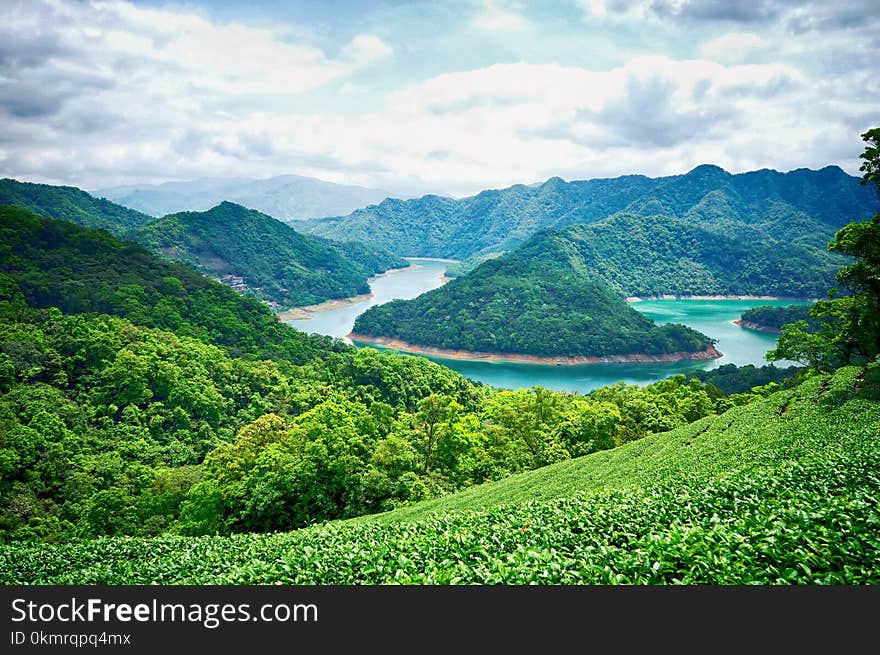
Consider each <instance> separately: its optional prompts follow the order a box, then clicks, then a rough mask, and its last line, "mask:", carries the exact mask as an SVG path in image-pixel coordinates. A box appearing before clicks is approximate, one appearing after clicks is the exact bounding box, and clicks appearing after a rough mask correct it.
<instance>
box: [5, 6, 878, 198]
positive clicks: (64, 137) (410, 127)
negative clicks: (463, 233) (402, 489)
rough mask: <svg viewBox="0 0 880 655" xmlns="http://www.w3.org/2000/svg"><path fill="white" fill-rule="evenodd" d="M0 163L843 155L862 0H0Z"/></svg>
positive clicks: (352, 177)
mask: <svg viewBox="0 0 880 655" xmlns="http://www.w3.org/2000/svg"><path fill="white" fill-rule="evenodd" d="M0 15H2V17H3V19H2V21H0V177H13V178H16V179H19V180H28V181H38V182H47V183H51V184H70V185H74V186H79V187H81V188H85V189H88V190H95V189H100V188H105V187H110V186H115V185H121V184H136V183H158V182H164V181H169V180H188V179H195V178H200V177H224V176H236V177H257V178H264V177H271V176H274V175H282V174H291V173H295V174H300V175H308V176H313V177H318V178H321V179H325V180H330V181H333V182H339V183H346V184H358V185H363V186H371V187H379V188H383V189H387V190H390V191H393V192H396V193H407V194H421V193H428V192H432V193H442V194H448V195H454V196H461V195H467V194H472V193H476V192H478V191H480V190H482V189H486V188H500V187H505V186H509V185H511V184H517V183H525V184H530V183H535V182H540V181H544V180H546V179H547V178H549V177H552V176H560V177H563V178H564V179H567V180H573V179H589V178H595V177H614V176H618V175H623V174H631V173H639V174H644V175H650V176H659V175H673V174H680V173H685V172H687V171H688V170H690V169H691V168H693V167H694V166H697V165H699V164H704V163H709V164H717V165H719V166H722V167H724V168H725V169H727V170H729V171H731V172H741V171H746V170H755V169H760V168H772V169H776V170H780V171H788V170H792V169H795V168H801V167H807V168H821V167H823V166H827V165H838V166H840V167H842V168H843V169H844V170H846V171H847V172H849V173H851V174H854V175H858V167H859V159H858V155H859V154H860V153H861V152H862V151H863V149H864V143H863V142H862V141H861V138H860V134H861V133H863V132H865V131H866V130H868V129H870V128H872V127H876V126H880V75H878V68H880V66H878V63H877V56H876V53H877V52H880V0H821V1H804V2H794V1H792V0H751V1H743V2H731V1H729V0H559V1H552V0H544V1H542V2H518V1H515V0H449V1H433V2H413V1H408V2H403V1H395V0H387V1H384V2H376V1H368V0H345V1H337V2H330V1H327V0H325V1H318V0H308V1H305V0H303V1H299V2H297V1H295V0H294V1H289V0H288V1H282V0H264V1H259V0H257V1H255V2H254V1H252V2H230V1H226V0H215V1H208V0H203V1H187V2H164V1H148V2H125V1H121V0H92V1H72V0H23V1H21V2H18V1H13V0H0Z"/></svg>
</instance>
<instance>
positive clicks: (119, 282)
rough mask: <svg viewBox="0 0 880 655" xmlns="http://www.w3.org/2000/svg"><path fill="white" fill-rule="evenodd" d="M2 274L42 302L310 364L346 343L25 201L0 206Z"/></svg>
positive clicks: (33, 301)
mask: <svg viewBox="0 0 880 655" xmlns="http://www.w3.org/2000/svg"><path fill="white" fill-rule="evenodd" d="M0 276H8V278H9V280H10V281H11V283H12V284H13V285H14V288H15V289H17V291H19V292H20V293H21V294H22V299H23V301H24V302H26V303H27V304H28V305H29V306H31V307H34V308H48V307H56V308H58V309H60V310H61V311H62V312H64V313H65V314H82V313H91V312H97V313H102V314H110V315H115V316H122V317H125V318H128V319H130V320H131V321H132V322H133V323H135V324H138V325H144V326H147V327H157V328H163V329H170V330H174V331H175V332H176V333H177V334H179V335H183V336H189V337H195V338H197V339H200V340H202V341H205V342H207V343H212V344H216V345H220V346H223V347H225V348H228V349H229V350H230V351H231V352H234V353H239V354H240V353H249V354H253V355H259V356H263V357H266V356H270V355H272V354H274V355H275V356H281V357H285V358H289V359H291V360H292V361H295V362H298V363H304V362H305V361H308V360H310V359H312V358H314V357H316V356H318V355H321V354H323V353H326V352H328V351H331V350H338V349H340V348H342V349H345V348H346V347H345V346H344V345H343V344H341V343H333V342H332V341H330V340H327V339H320V338H314V337H308V336H306V335H304V334H302V333H300V332H297V331H296V330H293V329H291V328H289V327H287V326H286V325H283V324H282V323H280V322H279V321H278V320H277V319H276V317H275V315H274V314H272V312H271V311H269V309H268V308H266V307H265V306H264V305H262V304H261V303H259V302H256V301H255V300H252V299H249V298H245V297H242V296H241V295H240V294H238V293H236V292H235V291H233V290H232V289H230V288H228V287H226V286H224V285H222V284H218V283H216V282H214V281H212V280H210V279H208V278H206V277H205V276H203V275H201V274H199V273H197V272H196V271H194V270H192V269H191V268H188V267H186V266H182V265H180V264H175V263H170V262H165V261H162V260H160V259H158V258H157V257H156V256H155V255H152V254H151V253H149V252H148V251H147V250H146V249H144V248H143V247H142V246H140V245H138V244H135V243H132V242H128V241H121V240H119V239H117V238H115V237H112V236H110V235H108V234H106V233H105V232H100V231H96V230H91V229H87V228H82V227H78V226H76V225H74V224H72V223H68V222H66V221H55V220H49V219H45V218H41V217H40V216H37V215H36V214H33V213H31V212H29V211H26V210H23V209H20V208H17V207H0ZM8 293H9V292H8V291H6V292H4V297H3V299H4V300H8V299H9V298H8V296H7V294H8Z"/></svg>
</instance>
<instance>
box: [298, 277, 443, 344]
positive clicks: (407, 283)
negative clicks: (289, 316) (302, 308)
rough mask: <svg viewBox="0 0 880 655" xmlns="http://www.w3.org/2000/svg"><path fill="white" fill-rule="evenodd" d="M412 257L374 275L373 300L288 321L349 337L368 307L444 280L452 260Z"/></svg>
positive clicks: (410, 295) (312, 330)
mask: <svg viewBox="0 0 880 655" xmlns="http://www.w3.org/2000/svg"><path fill="white" fill-rule="evenodd" d="M409 261H410V262H411V263H412V266H411V267H410V268H407V269H403V270H399V271H392V272H390V273H387V274H385V275H381V276H379V277H377V278H373V280H372V281H371V282H370V290H371V291H372V294H373V296H372V298H370V299H369V300H364V301H363V302H357V303H352V304H351V305H346V306H345V307H336V308H333V309H327V310H324V311H321V312H315V313H314V314H313V315H312V316H313V317H312V318H310V319H302V320H297V321H287V323H288V324H289V325H292V326H293V327H295V328H296V329H297V330H302V331H303V332H308V333H310V334H311V333H315V334H327V335H330V336H331V337H339V338H341V339H345V340H346V341H348V338H347V336H346V335H347V334H348V333H349V332H351V328H352V327H354V319H356V318H357V317H358V316H360V315H361V314H363V313H364V312H365V311H366V310H367V308H369V307H372V306H373V305H381V304H383V303H386V302H390V301H391V300H397V299H401V300H409V299H410V298H415V297H416V296H418V295H421V294H423V293H425V292H426V291H430V290H431V289H436V288H437V287H439V286H440V285H442V284H443V274H444V273H445V272H446V267H447V266H449V264H447V263H444V262H435V261H431V260H425V259H410V260H409ZM349 343H350V342H349Z"/></svg>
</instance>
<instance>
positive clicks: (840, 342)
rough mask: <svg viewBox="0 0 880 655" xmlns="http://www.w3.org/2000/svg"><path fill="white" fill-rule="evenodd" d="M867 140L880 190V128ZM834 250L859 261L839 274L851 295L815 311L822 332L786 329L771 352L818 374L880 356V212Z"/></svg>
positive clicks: (840, 236)
mask: <svg viewBox="0 0 880 655" xmlns="http://www.w3.org/2000/svg"><path fill="white" fill-rule="evenodd" d="M862 138H863V139H864V140H865V142H866V143H867V144H868V145H867V146H866V148H865V151H864V152H863V153H862V155H861V158H862V159H864V160H865V161H864V163H863V164H862V166H861V170H862V171H864V172H865V175H864V177H863V179H862V184H864V185H867V186H869V187H870V188H871V189H872V191H876V190H877V189H880V175H878V173H877V171H878V168H880V149H878V147H877V143H878V139H880V128H875V129H873V130H868V131H867V132H865V133H864V134H863V135H862ZM874 185H876V187H877V189H874V188H873V186H874ZM875 207H876V204H875ZM828 249H829V250H830V251H832V252H838V253H842V254H844V255H848V256H850V257H852V258H853V260H851V261H850V262H849V263H847V264H846V265H845V266H843V267H842V268H841V269H840V270H839V271H838V272H837V276H836V277H837V282H838V284H839V285H840V286H841V287H843V288H844V289H845V290H846V291H847V292H848V293H847V294H846V295H843V296H840V295H839V294H838V289H836V288H835V289H832V290H831V291H830V292H829V294H828V295H829V299H828V300H822V301H820V302H818V303H816V305H815V306H814V307H813V309H811V310H810V316H811V317H812V318H814V319H816V320H817V321H819V323H820V328H819V329H817V330H813V331H812V332H811V331H810V330H808V329H807V328H808V326H807V324H806V322H805V321H799V322H796V323H793V324H791V325H787V326H785V327H783V329H782V335H781V336H780V338H779V344H778V345H777V347H776V349H775V350H773V351H771V352H769V353H767V358H768V359H770V360H771V361H772V360H775V359H795V360H798V361H801V362H804V363H807V364H809V365H810V366H812V367H813V368H815V369H817V370H831V369H833V368H834V367H835V366H838V365H840V364H845V363H849V362H856V361H861V362H865V361H872V360H873V359H875V358H876V357H877V356H878V355H880V212H878V213H876V214H874V216H873V218H871V219H870V220H867V221H861V222H853V223H849V224H847V225H845V226H844V227H842V228H841V229H840V230H839V231H838V232H837V234H835V235H834V239H833V240H832V241H831V243H830V244H828Z"/></svg>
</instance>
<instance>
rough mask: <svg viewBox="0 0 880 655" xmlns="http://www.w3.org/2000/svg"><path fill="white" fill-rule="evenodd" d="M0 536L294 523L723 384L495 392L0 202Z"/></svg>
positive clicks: (684, 416)
mask: <svg viewBox="0 0 880 655" xmlns="http://www.w3.org/2000/svg"><path fill="white" fill-rule="evenodd" d="M0 235H2V240H0V243H2V250H0V321H2V330H0V334H2V337H0V387H2V389H0V390H2V397H0V463H2V478H0V506H2V507H3V508H4V509H3V514H2V517H0V535H2V539H3V540H5V541H8V540H33V539H37V540H45V541H55V540H66V539H74V538H82V537H89V536H99V535H108V534H159V533H163V532H178V533H183V534H203V533H215V532H220V533H230V532H237V531H264V530H276V529H291V528H296V527H301V526H303V525H307V524H310V523H314V522H319V521H324V520H328V519H334V518H340V517H346V516H356V515H359V514H363V513H369V512H375V511H379V510H385V509H389V508H392V507H394V506H397V505H400V504H406V503H411V502H415V501H417V500H421V499H424V498H431V497H435V496H441V495H444V494H447V493H449V492H451V491H454V490H456V489H461V488H465V487H468V486H471V485H474V484H478V483H481V482H484V481H487V480H494V479H499V478H501V477H504V476H506V475H509V474H511V473H514V472H518V471H523V470H529V469H532V468H535V467H538V466H542V465H545V464H547V463H550V462H553V461H558V460H562V459H566V458H570V457H573V456H578V455H582V454H585V453H589V452H593V451H595V450H600V449H605V448H611V447H614V446H616V445H618V444H621V443H625V442H628V441H632V440H635V439H639V438H642V437H644V436H645V435H647V434H651V433H654V432H661V431H666V430H670V429H672V428H674V427H676V426H679V425H684V424H687V423H689V422H691V421H694V420H696V419H699V418H701V417H703V416H706V415H710V414H715V413H718V412H721V411H724V410H725V409H727V408H729V407H730V406H733V405H736V404H744V403H748V402H750V401H752V400H753V399H755V398H758V397H761V396H762V395H763V394H766V393H770V392H771V391H772V388H770V387H768V388H767V389H766V390H762V389H757V390H755V391H750V392H749V393H746V394H735V395H731V396H725V395H724V394H723V393H721V392H720V391H718V390H717V389H716V388H714V387H712V386H704V385H703V384H701V383H700V382H698V381H692V382H689V381H687V380H686V379H685V378H684V376H677V377H675V378H672V379H670V380H666V381H663V382H659V383H657V384H655V385H650V386H648V387H638V386H635V385H617V386H613V387H607V388H604V389H601V390H597V391H596V392H594V393H593V394H590V395H589V396H586V397H578V396H573V395H570V394H564V393H555V392H550V391H547V390H544V389H540V388H536V389H523V390H520V391H500V390H494V389H491V388H488V387H482V386H480V385H476V384H474V383H471V382H469V381H468V380H466V379H465V378H463V377H461V376H460V375H458V374H457V373H454V372H453V371H451V370H449V369H446V368H443V367H441V366H439V365H436V364H433V363H431V362H429V361H427V360H424V359H421V358H415V357H407V356H400V355H392V354H381V353H378V352H376V351H374V350H372V349H363V350H359V351H358V350H355V349H354V348H351V347H349V346H346V345H345V344H343V343H342V342H340V341H334V340H331V339H329V338H319V337H308V336H306V335H304V334H302V333H300V332H297V331H296V330H294V329H292V328H290V327H288V326H285V325H283V324H282V323H280V322H278V321H277V319H276V318H275V317H274V315H273V314H272V313H271V312H269V310H268V309H266V308H265V307H264V306H263V305H261V304H260V303H257V302H255V301H253V300H249V299H247V298H245V297H242V296H240V295H239V294H236V293H235V292H233V291H231V290H230V289H228V288H227V287H225V286H223V285H220V284H217V283H215V282H213V281H211V280H210V279H207V278H205V277H203V276H201V275H199V274H198V273H196V272H195V271H192V270H191V269H188V268H186V267H183V266H180V265H178V264H172V263H167V262H163V261H161V260H158V259H157V258H155V257H154V256H152V255H151V254H150V253H148V252H147V251H146V250H144V249H143V248H142V247H141V246H139V245H136V244H132V243H127V242H123V241H120V240H118V239H116V238H114V237H112V236H110V235H109V234H107V233H106V232H102V231H94V230H89V229H84V228H81V227H78V226H75V225H72V224H70V223H67V222H62V221H53V220H47V219H43V218H40V217H38V216H36V215H34V214H32V213H30V212H27V211H25V210H21V209H18V208H12V207H4V208H2V209H0Z"/></svg>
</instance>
